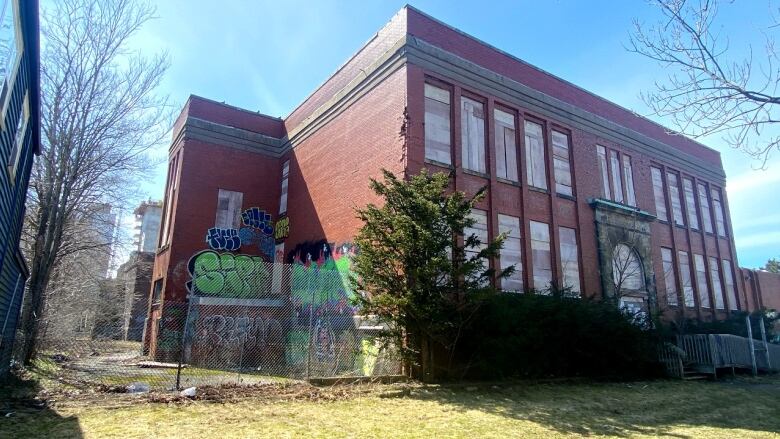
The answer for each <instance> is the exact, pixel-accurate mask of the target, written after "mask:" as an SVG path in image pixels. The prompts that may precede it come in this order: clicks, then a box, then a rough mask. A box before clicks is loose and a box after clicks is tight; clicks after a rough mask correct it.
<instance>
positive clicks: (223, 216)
mask: <svg viewBox="0 0 780 439" xmlns="http://www.w3.org/2000/svg"><path fill="white" fill-rule="evenodd" d="M243 198H244V194H243V193H241V192H234V191H227V190H225V189H220V190H219V194H218V195H217V218H216V220H215V221H214V227H219V228H222V229H237V228H238V227H239V225H240V224H241V223H240V221H241V203H242V201H243Z"/></svg>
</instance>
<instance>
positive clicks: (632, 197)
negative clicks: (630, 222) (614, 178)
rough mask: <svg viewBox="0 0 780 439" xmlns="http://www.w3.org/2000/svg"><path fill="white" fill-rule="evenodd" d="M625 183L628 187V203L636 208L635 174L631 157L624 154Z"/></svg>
mask: <svg viewBox="0 0 780 439" xmlns="http://www.w3.org/2000/svg"><path fill="white" fill-rule="evenodd" d="M623 183H624V185H625V186H626V203H628V205H629V206H635V207H636V193H635V192H634V172H633V169H632V167H631V157H629V156H627V155H625V154H623Z"/></svg>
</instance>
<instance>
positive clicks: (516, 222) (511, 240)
mask: <svg viewBox="0 0 780 439" xmlns="http://www.w3.org/2000/svg"><path fill="white" fill-rule="evenodd" d="M521 230H522V229H521V228H520V218H517V217H514V216H509V215H502V214H500V213H499V214H498V232H499V233H507V234H508V235H507V238H506V240H505V241H504V247H503V248H502V249H501V255H500V258H499V260H500V263H501V270H505V269H507V268H509V267H512V266H514V267H515V271H514V272H513V273H512V275H511V276H509V277H506V278H504V279H501V289H503V290H505V291H516V292H522V291H523V244H522V232H521Z"/></svg>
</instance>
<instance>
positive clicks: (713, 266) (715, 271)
mask: <svg viewBox="0 0 780 439" xmlns="http://www.w3.org/2000/svg"><path fill="white" fill-rule="evenodd" d="M709 263H710V283H711V284H712V295H713V296H715V308H717V309H723V308H724V305H723V286H722V285H721V283H720V264H718V260H717V259H716V258H713V257H712V256H710V258H709Z"/></svg>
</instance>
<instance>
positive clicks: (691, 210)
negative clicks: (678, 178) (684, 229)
mask: <svg viewBox="0 0 780 439" xmlns="http://www.w3.org/2000/svg"><path fill="white" fill-rule="evenodd" d="M686 183H687V184H688V185H690V187H688V185H686ZM694 185H695V183H694V181H693V178H691V177H683V178H682V190H683V199H685V212H686V213H687V215H686V217H687V219H688V226H689V227H690V228H691V229H693V230H697V231H698V230H700V227H701V223H700V222H699V215H698V213H697V210H698V209H697V207H696V206H697V203H696V191H695V189H694V187H695V186H694ZM689 195H690V197H689Z"/></svg>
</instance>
